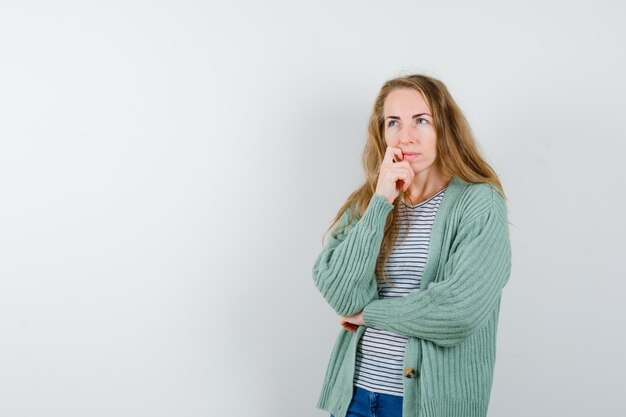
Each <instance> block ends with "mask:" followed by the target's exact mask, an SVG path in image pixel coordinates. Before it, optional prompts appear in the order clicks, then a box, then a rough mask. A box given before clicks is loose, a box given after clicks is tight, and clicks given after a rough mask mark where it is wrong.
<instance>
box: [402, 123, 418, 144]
mask: <svg viewBox="0 0 626 417" xmlns="http://www.w3.org/2000/svg"><path fill="white" fill-rule="evenodd" d="M416 140H417V138H416V133H415V130H414V129H412V126H410V124H407V125H406V126H403V127H402V130H401V131H400V143H414V142H415V141H416Z"/></svg>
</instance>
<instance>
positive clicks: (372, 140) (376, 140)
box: [322, 74, 506, 283]
mask: <svg viewBox="0 0 626 417" xmlns="http://www.w3.org/2000/svg"><path fill="white" fill-rule="evenodd" d="M398 88H411V89H414V90H417V91H418V92H420V93H421V94H422V96H423V97H424V100H425V101H426V103H427V104H428V107H429V108H430V111H431V114H432V115H433V125H434V128H435V132H436V137H437V142H436V146H437V157H436V159H435V162H434V163H435V164H438V166H439V168H440V170H441V172H442V174H443V175H444V176H446V177H451V176H457V177H459V178H461V179H462V180H464V181H466V182H472V183H483V182H487V183H490V184H492V185H493V186H494V187H495V189H496V190H497V191H498V192H499V193H500V194H501V195H502V197H503V198H505V199H506V196H505V194H504V190H503V188H502V184H501V183H500V180H499V179H498V176H497V174H496V173H495V171H494V170H493V169H492V168H491V166H490V165H489V164H488V163H487V162H486V161H485V159H484V158H483V157H482V155H481V152H480V149H479V147H478V144H477V143H476V140H475V138H474V134H473V133H472V130H471V128H470V125H469V123H468V121H467V119H466V118H465V116H464V115H463V113H462V112H461V109H460V108H459V106H458V105H457V104H456V102H455V101H454V99H453V98H452V95H451V94H450V93H449V92H448V89H447V88H446V86H445V85H444V83H443V82H441V81H440V80H438V79H435V78H432V77H429V76H426V75H421V74H413V75H408V76H403V77H398V78H393V79H391V80H388V81H387V82H385V84H383V86H382V88H381V89H380V91H379V93H378V96H377V97H376V100H375V101H374V106H373V108H372V113H371V116H370V119H369V124H368V131H367V143H366V144H365V149H364V150H363V156H362V158H363V168H364V170H365V178H366V180H365V182H364V183H363V185H361V186H360V187H359V188H357V189H356V190H355V191H354V192H352V194H350V196H349V197H348V199H347V200H346V202H345V203H344V204H343V205H342V206H341V208H340V209H339V211H338V213H337V215H336V216H335V218H334V219H333V221H332V222H331V225H330V227H329V228H328V230H327V231H326V233H324V236H323V237H322V242H323V241H324V239H325V237H326V235H327V234H328V232H330V231H331V230H332V229H333V228H334V226H335V225H336V224H337V222H338V221H339V219H340V218H341V216H342V214H343V213H344V212H345V210H351V213H350V217H351V219H352V220H353V221H355V219H359V218H361V217H362V216H363V213H364V212H365V210H366V209H367V206H368V204H369V202H370V200H371V198H372V195H373V194H374V192H375V191H376V184H377V182H378V174H379V171H380V165H381V164H382V162H383V158H384V155H385V150H386V148H387V144H386V142H385V138H384V115H383V105H384V104H385V99H386V98H387V96H388V95H389V93H390V92H391V91H393V90H395V89H398ZM401 200H404V192H403V191H402V190H400V194H399V195H398V197H397V198H396V199H395V200H394V203H393V205H394V208H393V209H392V211H391V212H390V214H389V216H388V217H387V221H386V223H385V232H384V237H383V241H382V244H381V250H380V255H379V256H380V257H382V259H380V260H382V262H377V266H376V277H377V279H378V280H379V281H382V282H385V283H387V282H388V280H387V277H386V274H385V268H384V265H385V263H386V261H387V259H388V258H389V255H390V254H391V251H392V249H393V247H394V243H395V241H396V238H397V236H398V234H399V231H398V230H397V227H393V225H394V224H395V219H396V217H397V216H398V215H399V210H400V208H399V207H400V204H399V201H401ZM406 232H407V233H408V228H407V229H406ZM407 233H405V235H404V237H405V238H406V235H407Z"/></svg>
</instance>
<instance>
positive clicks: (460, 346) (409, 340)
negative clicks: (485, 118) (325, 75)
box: [313, 75, 511, 417]
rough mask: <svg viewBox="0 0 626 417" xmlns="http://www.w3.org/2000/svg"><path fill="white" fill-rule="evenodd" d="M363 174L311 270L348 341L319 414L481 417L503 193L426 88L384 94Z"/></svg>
mask: <svg viewBox="0 0 626 417" xmlns="http://www.w3.org/2000/svg"><path fill="white" fill-rule="evenodd" d="M363 163H364V167H365V173H366V178H367V180H366V181H365V183H364V184H363V185H362V186H361V187H360V188H358V189H357V190H356V191H355V192H353V193H352V194H351V195H350V196H349V197H348V199H347V201H346V202H345V204H344V205H343V206H342V207H341V209H340V210H339V212H338V213H337V216H336V217H335V219H334V221H333V225H334V224H336V223H337V222H338V225H337V227H336V228H335V229H334V230H332V233H331V235H330V239H329V240H328V241H327V242H326V244H325V246H324V248H323V250H322V252H321V253H320V254H319V256H318V258H317V260H316V261H315V264H314V266H313V279H314V281H315V284H316V286H317V288H318V289H319V291H320V292H321V293H322V295H323V296H324V298H325V299H326V301H327V302H328V303H329V304H330V306H331V307H332V308H333V309H334V310H335V311H336V312H337V314H338V315H339V316H340V319H339V323H340V324H341V326H342V327H343V329H341V331H340V333H339V335H338V337H337V340H336V342H335V346H334V348H333V351H332V354H331V358H330V361H329V364H328V368H327V370H326V376H325V379H324V384H323V388H322V392H321V395H320V398H319V402H318V407H319V408H321V409H323V410H326V411H328V412H330V413H331V415H333V416H334V417H345V416H348V417H350V416H370V415H371V416H374V415H376V416H378V417H387V416H405V417H413V416H418V415H419V416H420V417H455V416H458V417H475V416H486V414H487V408H488V403H489V396H490V392H491V383H492V377H493V369H494V364H495V353H496V349H495V347H496V331H497V323H498V313H499V309H500V297H501V292H502V289H503V287H504V286H505V284H506V283H507V281H508V279H509V276H510V272H511V248H510V241H509V232H508V221H507V209H506V203H505V196H504V191H503V190H502V186H501V184H500V181H499V180H498V177H497V175H496V173H495V172H494V171H493V169H492V168H491V167H490V166H489V164H487V162H485V160H484V158H483V157H482V156H481V154H480V152H479V149H478V146H477V144H476V142H475V139H474V137H473V135H472V132H471V130H470V127H469V124H468V123H467V121H466V119H465V117H464V116H463V114H462V113H461V111H460V109H459V108H458V106H457V104H456V103H455V101H454V100H453V98H452V97H451V95H450V93H449V92H448V90H447V88H446V87H445V85H444V84H443V83H442V82H441V81H439V80H436V79H434V78H431V77H427V76H423V75H410V76H406V77H400V78H395V79H392V80H390V81H388V82H386V83H385V84H384V85H383V87H382V89H381V90H380V92H379V94H378V96H377V98H376V101H375V103H374V107H373V111H372V114H371V117H370V121H369V129H368V138H367V143H366V146H365V150H364V153H363ZM332 227H333V226H332V225H331V229H332ZM331 229H329V230H331Z"/></svg>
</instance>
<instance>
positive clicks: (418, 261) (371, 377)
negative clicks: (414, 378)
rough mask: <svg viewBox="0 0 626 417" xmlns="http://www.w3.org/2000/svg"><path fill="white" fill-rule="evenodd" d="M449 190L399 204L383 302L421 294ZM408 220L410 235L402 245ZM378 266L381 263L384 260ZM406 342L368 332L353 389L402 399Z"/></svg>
mask: <svg viewBox="0 0 626 417" xmlns="http://www.w3.org/2000/svg"><path fill="white" fill-rule="evenodd" d="M446 189H447V188H444V189H443V190H441V191H439V192H438V193H437V194H435V195H434V196H432V197H430V198H429V199H428V200H426V201H423V202H421V203H419V204H416V205H413V206H410V205H407V204H404V203H402V202H401V203H400V207H399V210H398V216H396V218H395V227H398V228H399V230H400V232H399V235H398V238H397V241H396V245H395V246H394V248H393V250H392V251H391V254H390V255H389V259H388V260H387V262H386V264H385V273H386V274H387V279H388V281H389V283H379V284H378V295H379V297H380V298H381V299H383V298H393V297H404V296H405V295H407V294H409V293H411V292H413V291H418V290H419V288H420V282H421V279H422V274H423V272H424V267H425V265H426V258H427V256H428V248H429V244H430V235H431V232H432V226H433V222H434V220H435V214H436V213H437V209H438V208H439V204H440V203H441V200H442V199H443V196H444V194H445V191H446ZM409 218H410V221H411V225H410V228H409V232H408V235H407V236H406V238H405V240H404V241H402V239H403V237H404V233H405V231H406V230H407V226H408V225H409V224H408V222H409ZM378 262H379V263H380V262H382V256H380V257H379V258H378ZM407 340H408V338H407V337H406V336H404V335H399V334H396V333H393V332H390V331H387V330H382V329H377V328H374V327H368V328H366V329H365V332H364V333H363V335H362V337H361V339H360V340H359V344H358V349H357V355H356V367H355V373H354V385H356V386H358V387H361V388H365V389H367V390H369V391H373V392H379V393H383V394H391V395H403V394H404V392H403V391H404V390H403V385H402V366H403V362H404V349H405V347H406V342H407Z"/></svg>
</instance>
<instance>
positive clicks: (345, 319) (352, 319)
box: [339, 311, 365, 332]
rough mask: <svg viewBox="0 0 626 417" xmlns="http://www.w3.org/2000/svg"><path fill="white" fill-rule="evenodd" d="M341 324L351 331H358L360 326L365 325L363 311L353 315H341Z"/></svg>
mask: <svg viewBox="0 0 626 417" xmlns="http://www.w3.org/2000/svg"><path fill="white" fill-rule="evenodd" d="M339 324H340V325H341V327H343V328H344V329H346V330H347V331H349V332H356V330H357V329H358V328H359V326H365V322H364V321H363V311H360V312H358V313H356V314H353V315H351V316H341V317H339Z"/></svg>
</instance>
